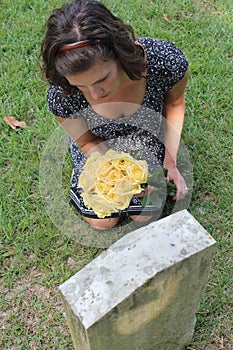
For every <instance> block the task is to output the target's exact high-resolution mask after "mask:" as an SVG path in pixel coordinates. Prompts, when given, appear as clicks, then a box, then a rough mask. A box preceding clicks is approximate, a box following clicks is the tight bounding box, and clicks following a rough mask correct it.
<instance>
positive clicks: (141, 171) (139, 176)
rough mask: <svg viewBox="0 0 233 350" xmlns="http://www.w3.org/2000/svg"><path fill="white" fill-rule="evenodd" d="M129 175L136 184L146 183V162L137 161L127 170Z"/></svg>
mask: <svg viewBox="0 0 233 350" xmlns="http://www.w3.org/2000/svg"><path fill="white" fill-rule="evenodd" d="M126 172H127V175H128V176H129V178H130V179H131V180H132V181H133V182H134V183H140V184H142V183H146V181H147V177H148V166H147V163H146V162H145V161H144V160H137V161H135V162H134V164H132V165H131V166H130V167H129V168H128V169H127V170H126Z"/></svg>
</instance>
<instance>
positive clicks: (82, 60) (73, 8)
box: [41, 0, 146, 95]
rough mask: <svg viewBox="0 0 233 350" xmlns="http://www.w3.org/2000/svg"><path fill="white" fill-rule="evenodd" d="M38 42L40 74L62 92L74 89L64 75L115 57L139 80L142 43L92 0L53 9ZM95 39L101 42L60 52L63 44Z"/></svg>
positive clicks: (125, 69)
mask: <svg viewBox="0 0 233 350" xmlns="http://www.w3.org/2000/svg"><path fill="white" fill-rule="evenodd" d="M46 29H47V30H46V34H45V38H44V40H43V42H42V45H41V57H42V59H43V65H42V73H43V78H44V79H45V80H47V81H48V82H49V83H50V84H53V85H58V86H61V87H62V88H63V91H64V93H65V94H68V95H70V94H73V93H75V92H76V91H77V88H76V87H73V86H71V85H70V84H69V82H68V81H67V80H66V78H65V76H66V75H70V74H75V73H78V72H83V71H85V70H87V69H89V68H90V67H91V66H92V65H93V64H95V63H96V62H98V61H99V60H101V61H105V60H106V61H107V60H112V59H113V60H116V61H118V62H120V64H121V66H122V68H123V69H124V71H125V72H126V73H127V75H128V76H129V78H130V79H132V80H139V79H141V78H142V76H143V75H144V73H145V69H146V62H145V59H144V52H143V50H142V47H141V46H140V45H138V44H136V43H135V36H134V31H133V28H132V27H131V26H130V25H128V24H126V23H124V22H123V21H122V20H121V19H119V18H117V17H115V16H114V15H113V14H112V13H111V12H110V11H109V10H108V9H107V8H106V7H105V6H104V5H103V4H102V3H100V2H98V1H95V0H75V1H72V2H70V3H67V4H65V5H63V6H62V7H61V8H59V9H55V10H53V12H52V13H51V15H50V17H49V19H48V21H47V24H46ZM93 39H99V40H100V41H101V43H99V44H97V45H91V46H86V47H82V48H77V49H73V50H70V51H64V52H60V51H59V49H60V48H61V46H63V45H65V44H71V43H74V42H77V41H81V40H93Z"/></svg>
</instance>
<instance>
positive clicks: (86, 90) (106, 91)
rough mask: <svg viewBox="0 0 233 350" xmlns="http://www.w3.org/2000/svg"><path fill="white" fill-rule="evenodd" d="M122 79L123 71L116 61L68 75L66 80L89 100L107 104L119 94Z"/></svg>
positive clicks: (97, 64) (95, 65)
mask: <svg viewBox="0 0 233 350" xmlns="http://www.w3.org/2000/svg"><path fill="white" fill-rule="evenodd" d="M121 78H122V69H121V68H120V66H119V64H118V63H117V62H116V61H114V60H110V61H104V62H103V61H99V62H97V63H96V64H94V65H93V66H92V67H91V68H89V69H88V70H86V71H84V72H81V73H76V74H72V75H67V76H66V79H67V80H68V82H69V83H70V85H72V86H76V87H77V88H78V89H79V90H80V91H82V93H83V94H84V96H85V97H86V98H87V99H88V97H89V98H91V99H93V100H101V101H103V102H105V100H106V102H107V100H108V99H111V97H113V96H114V94H115V93H116V92H117V90H118V88H119V86H120V82H121Z"/></svg>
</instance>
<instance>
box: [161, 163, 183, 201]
mask: <svg viewBox="0 0 233 350" xmlns="http://www.w3.org/2000/svg"><path fill="white" fill-rule="evenodd" d="M166 169H167V170H168V172H167V181H173V182H174V184H175V185H176V189H177V190H176V194H175V196H174V197H172V199H173V200H179V199H183V198H184V197H185V196H186V195H187V193H188V187H187V185H186V183H185V180H184V178H183V176H181V174H180V172H179V170H178V169H177V167H176V166H172V167H167V166H166Z"/></svg>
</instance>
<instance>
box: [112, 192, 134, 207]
mask: <svg viewBox="0 0 233 350" xmlns="http://www.w3.org/2000/svg"><path fill="white" fill-rule="evenodd" d="M131 198H132V196H131V195H128V196H127V195H121V196H118V200H115V201H114V203H113V204H114V206H115V207H116V208H117V209H118V210H124V209H126V208H128V206H129V203H130V201H131Z"/></svg>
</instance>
